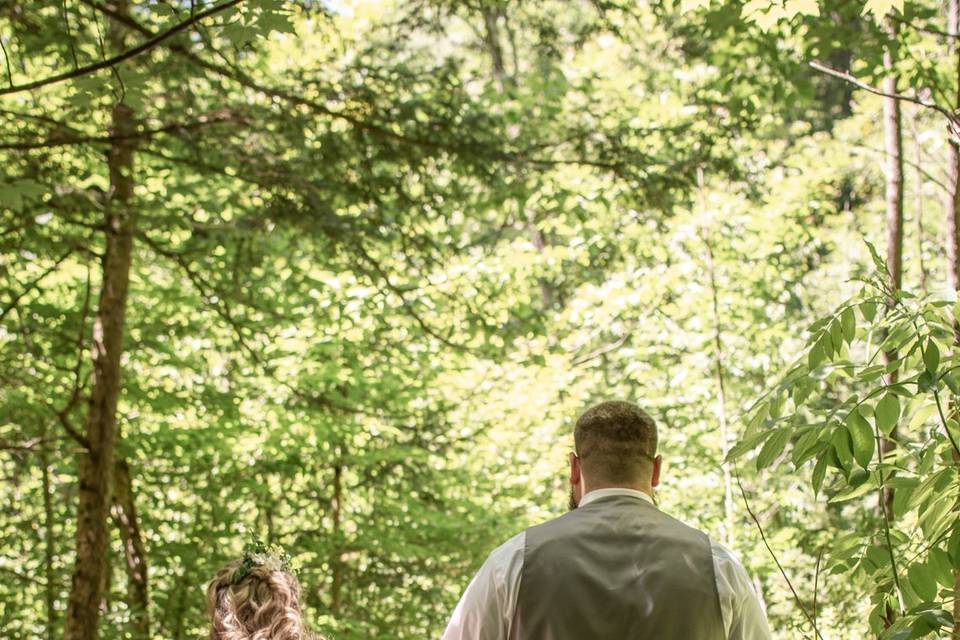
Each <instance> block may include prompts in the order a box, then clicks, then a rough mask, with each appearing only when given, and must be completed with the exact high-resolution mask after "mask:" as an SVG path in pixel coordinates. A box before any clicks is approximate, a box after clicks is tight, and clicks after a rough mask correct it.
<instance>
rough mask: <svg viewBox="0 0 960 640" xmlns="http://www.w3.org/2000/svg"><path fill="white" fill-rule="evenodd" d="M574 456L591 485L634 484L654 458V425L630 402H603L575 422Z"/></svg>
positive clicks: (655, 453) (646, 471)
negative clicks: (578, 459)
mask: <svg viewBox="0 0 960 640" xmlns="http://www.w3.org/2000/svg"><path fill="white" fill-rule="evenodd" d="M573 440H574V446H575V447H576V452H577V456H578V457H579V458H580V462H581V464H582V466H583V469H584V471H585V472H586V474H587V475H588V476H589V477H590V478H591V479H592V480H594V481H604V482H636V481H638V480H640V479H642V478H643V476H644V474H645V473H648V472H649V470H650V468H651V466H652V461H653V458H654V457H655V456H656V455H657V424H656V423H655V422H654V421H653V418H651V417H650V416H649V415H648V414H647V412H645V411H644V410H643V409H641V408H640V407H638V406H637V405H635V404H631V403H629V402H620V401H611V402H602V403H600V404H598V405H596V406H595V407H592V408H590V409H588V410H587V411H586V413H584V414H583V415H582V416H580V419H579V420H577V426H576V429H574V432H573Z"/></svg>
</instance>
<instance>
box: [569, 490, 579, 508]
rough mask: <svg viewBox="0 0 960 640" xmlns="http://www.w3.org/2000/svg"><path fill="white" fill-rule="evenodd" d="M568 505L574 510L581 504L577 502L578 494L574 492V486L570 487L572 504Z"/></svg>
mask: <svg viewBox="0 0 960 640" xmlns="http://www.w3.org/2000/svg"><path fill="white" fill-rule="evenodd" d="M567 506H569V507H570V511H573V510H574V509H576V508H577V507H579V506H580V505H579V504H578V503H577V496H576V494H575V493H574V492H573V487H570V504H568V505H567Z"/></svg>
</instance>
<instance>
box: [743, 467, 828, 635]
mask: <svg viewBox="0 0 960 640" xmlns="http://www.w3.org/2000/svg"><path fill="white" fill-rule="evenodd" d="M734 477H735V478H736V479H737V486H738V487H740V496H741V497H743V506H745V507H746V508H747V513H749V514H750V518H751V519H753V523H754V524H755V525H757V530H758V531H759V532H760V538H761V539H762V540H763V546H765V547H766V548H767V551H768V552H769V553H770V557H771V558H773V561H774V563H775V564H776V565H777V569H779V570H780V575H781V576H783V579H784V580H786V582H787V586H788V587H790V593H792V594H793V599H794V601H796V603H797V607H799V609H800V612H801V613H803V616H804V617H805V618H806V619H807V622H809V623H810V625H811V626H812V627H813V632H814V634H815V635H816V637H817V638H819V639H820V640H823V636H822V635H821V634H820V631H819V629H817V623H816V621H815V620H814V619H813V618H812V617H811V616H810V614H809V613H808V612H807V608H806V607H804V606H803V602H802V601H801V600H800V595H799V594H797V590H796V589H794V588H793V583H792V582H790V578H789V577H787V572H786V571H785V570H784V568H783V565H781V564H780V560H779V559H778V558H777V554H776V553H774V552H773V548H771V547H770V543H769V542H768V541H767V535H766V534H765V533H764V532H763V527H762V526H761V525H760V520H759V519H758V518H757V514H755V513H754V512H753V509H751V508H750V502H749V501H748V500H747V492H746V491H745V490H744V488H743V483H742V482H741V481H740V473H739V472H738V471H736V470H734Z"/></svg>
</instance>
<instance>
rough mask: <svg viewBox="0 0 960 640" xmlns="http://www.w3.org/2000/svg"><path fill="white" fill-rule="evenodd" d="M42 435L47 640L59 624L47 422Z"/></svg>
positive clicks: (52, 636)
mask: <svg viewBox="0 0 960 640" xmlns="http://www.w3.org/2000/svg"><path fill="white" fill-rule="evenodd" d="M40 437H41V438H42V439H43V441H44V444H43V448H42V449H41V450H40V465H41V467H40V479H41V482H42V485H43V542H44V546H43V577H44V581H45V582H46V591H45V596H46V608H47V612H46V613H47V640H53V638H54V637H55V630H56V626H57V609H56V603H57V583H56V575H55V573H54V570H53V559H54V557H55V556H56V547H55V539H54V535H53V523H54V522H55V520H56V517H55V516H56V514H55V513H54V511H53V496H52V495H51V494H50V454H49V452H48V451H47V443H46V441H47V425H46V423H44V424H43V427H42V431H41V432H40Z"/></svg>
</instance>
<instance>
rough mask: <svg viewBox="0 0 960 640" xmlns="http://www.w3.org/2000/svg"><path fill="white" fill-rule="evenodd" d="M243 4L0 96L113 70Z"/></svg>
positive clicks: (219, 8) (192, 19) (230, 1)
mask: <svg viewBox="0 0 960 640" xmlns="http://www.w3.org/2000/svg"><path fill="white" fill-rule="evenodd" d="M241 2H243V0H227V1H226V2H224V3H223V4H219V5H217V6H214V7H210V8H209V9H207V10H206V11H201V12H200V13H197V14H195V15H193V16H191V17H190V18H188V19H186V20H184V21H183V22H180V23H178V24H175V25H174V26H172V27H170V28H169V29H167V30H166V31H163V32H161V33H158V34H157V35H155V36H153V37H152V38H150V39H149V40H147V41H146V42H143V43H141V44H140V45H138V46H136V47H134V48H132V49H128V50H127V51H124V52H123V53H121V54H118V55H116V56H113V57H112V58H107V59H106V60H101V61H99V62H95V63H93V64H89V65H86V66H84V67H80V68H77V69H74V70H72V71H68V72H66V73H60V74H57V75H54V76H48V77H46V78H41V79H40V80H35V81H33V82H28V83H26V84H19V85H11V86H9V87H6V88H4V89H0V96H2V95H8V94H11V93H18V92H20V91H29V90H31V89H38V88H40V87H44V86H47V85H51V84H56V83H58V82H63V81H64V80H70V79H72V78H79V77H80V76H85V75H89V74H91V73H95V72H97V71H100V70H101V69H109V68H112V67H114V66H116V65H118V64H120V63H121V62H123V61H125V60H129V59H130V58H133V57H136V56H138V55H140V54H142V53H145V52H147V51H149V50H151V49H153V48H154V47H156V46H157V45H159V44H161V43H162V42H164V41H165V40H168V39H169V38H172V37H173V36H175V35H177V34H178V33H180V32H181V31H184V30H186V29H189V28H190V27H192V26H193V25H194V24H196V23H198V22H200V21H201V20H203V19H204V18H207V17H209V16H212V15H214V14H217V13H220V12H221V11H223V10H225V9H229V8H230V7H233V6H235V5H238V4H240V3H241Z"/></svg>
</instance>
